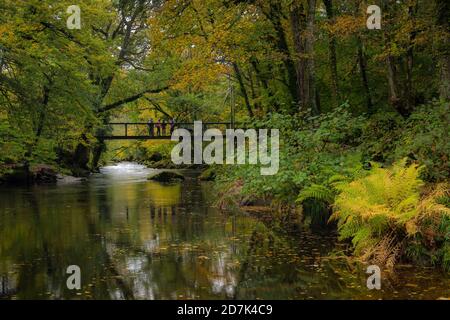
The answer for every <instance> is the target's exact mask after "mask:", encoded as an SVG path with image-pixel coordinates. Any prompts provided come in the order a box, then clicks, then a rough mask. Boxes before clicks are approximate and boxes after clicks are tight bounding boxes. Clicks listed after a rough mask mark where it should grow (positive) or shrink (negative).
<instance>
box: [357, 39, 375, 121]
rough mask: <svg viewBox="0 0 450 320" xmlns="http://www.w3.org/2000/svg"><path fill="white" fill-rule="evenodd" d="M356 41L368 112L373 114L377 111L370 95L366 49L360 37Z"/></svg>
mask: <svg viewBox="0 0 450 320" xmlns="http://www.w3.org/2000/svg"><path fill="white" fill-rule="evenodd" d="M356 41H357V43H358V44H357V46H358V64H359V72H360V74H361V81H362V85H363V88H364V96H365V98H366V106H367V111H368V112H369V113H373V112H374V111H375V110H373V103H372V96H371V94H370V87H369V80H368V77H367V61H366V56H365V54H364V47H363V43H362V40H361V38H360V37H358V38H357V39H356Z"/></svg>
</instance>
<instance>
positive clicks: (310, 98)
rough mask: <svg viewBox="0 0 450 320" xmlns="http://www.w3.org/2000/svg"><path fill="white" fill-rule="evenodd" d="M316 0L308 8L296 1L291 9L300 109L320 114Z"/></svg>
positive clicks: (310, 2)
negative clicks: (315, 67)
mask: <svg viewBox="0 0 450 320" xmlns="http://www.w3.org/2000/svg"><path fill="white" fill-rule="evenodd" d="M315 12H316V0H308V8H307V9H305V7H304V6H303V3H297V2H296V3H294V7H293V8H292V10H291V14H290V19H291V29H292V34H293V40H294V49H295V53H296V60H297V63H296V78H297V88H296V92H297V95H298V96H299V109H300V110H306V109H308V108H310V109H311V111H312V113H313V114H319V108H318V106H317V102H316V101H317V97H316V85H315V70H314V57H313V55H314V22H315Z"/></svg>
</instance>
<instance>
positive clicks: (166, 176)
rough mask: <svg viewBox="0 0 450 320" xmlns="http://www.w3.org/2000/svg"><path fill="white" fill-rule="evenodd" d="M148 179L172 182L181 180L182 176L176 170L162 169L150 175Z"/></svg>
mask: <svg viewBox="0 0 450 320" xmlns="http://www.w3.org/2000/svg"><path fill="white" fill-rule="evenodd" d="M148 180H153V181H158V182H174V181H182V180H184V177H183V176H182V175H181V174H179V173H176V172H172V171H162V172H159V173H157V174H155V175H153V176H150V177H149V178H148Z"/></svg>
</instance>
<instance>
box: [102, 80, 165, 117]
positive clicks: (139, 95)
mask: <svg viewBox="0 0 450 320" xmlns="http://www.w3.org/2000/svg"><path fill="white" fill-rule="evenodd" d="M168 88H169V87H167V86H166V87H163V88H159V89H148V90H145V91H142V92H139V93H137V94H135V95H132V96H130V97H127V98H125V99H122V100H119V101H116V102H114V103H111V104H108V105H106V106H103V107H101V108H100V109H99V110H98V111H97V113H102V112H106V111H109V110H112V109H114V108H117V107H120V106H121V105H124V104H126V103H130V102H133V101H136V100H138V99H140V98H142V97H143V96H145V95H146V94H147V93H159V92H162V91H164V90H166V89H168Z"/></svg>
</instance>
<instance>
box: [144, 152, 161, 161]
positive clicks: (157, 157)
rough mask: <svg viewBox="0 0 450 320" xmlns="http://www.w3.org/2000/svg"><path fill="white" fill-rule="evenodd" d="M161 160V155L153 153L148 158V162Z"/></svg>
mask: <svg viewBox="0 0 450 320" xmlns="http://www.w3.org/2000/svg"><path fill="white" fill-rule="evenodd" d="M162 159H163V155H162V154H161V153H159V152H154V153H153V154H152V155H151V156H150V157H148V159H147V160H148V161H151V162H158V161H161V160H162Z"/></svg>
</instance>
